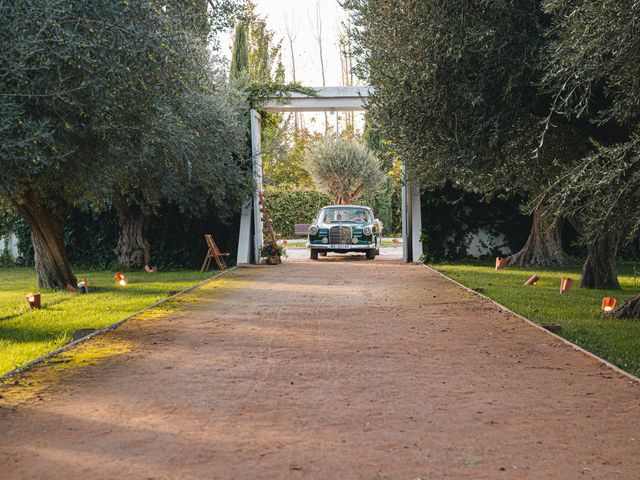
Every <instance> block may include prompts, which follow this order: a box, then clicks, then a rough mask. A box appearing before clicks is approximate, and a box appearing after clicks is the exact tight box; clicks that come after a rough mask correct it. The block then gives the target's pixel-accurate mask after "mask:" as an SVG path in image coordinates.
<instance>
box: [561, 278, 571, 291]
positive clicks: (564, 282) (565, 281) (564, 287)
mask: <svg viewBox="0 0 640 480" xmlns="http://www.w3.org/2000/svg"><path fill="white" fill-rule="evenodd" d="M571 287H573V279H572V278H569V277H566V278H565V277H562V279H561V280H560V293H569V292H570V291H571Z"/></svg>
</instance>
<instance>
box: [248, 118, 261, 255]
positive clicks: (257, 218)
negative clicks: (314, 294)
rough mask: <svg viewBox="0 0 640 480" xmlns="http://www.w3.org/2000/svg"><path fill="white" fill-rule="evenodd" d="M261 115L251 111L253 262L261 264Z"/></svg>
mask: <svg viewBox="0 0 640 480" xmlns="http://www.w3.org/2000/svg"><path fill="white" fill-rule="evenodd" d="M260 130H261V127H260V114H259V113H258V111H257V110H253V109H252V110H251V152H252V154H253V155H252V156H253V182H254V185H255V191H254V194H253V222H254V223H253V228H254V236H253V260H254V263H256V264H258V263H260V247H262V214H261V213H260V197H259V195H258V192H260V191H262V188H263V186H262V145H261V141H260V137H261V134H260Z"/></svg>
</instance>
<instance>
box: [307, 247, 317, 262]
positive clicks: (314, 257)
mask: <svg viewBox="0 0 640 480" xmlns="http://www.w3.org/2000/svg"><path fill="white" fill-rule="evenodd" d="M309 258H310V259H311V260H317V259H318V250H316V249H315V248H312V249H311V250H310V253H309Z"/></svg>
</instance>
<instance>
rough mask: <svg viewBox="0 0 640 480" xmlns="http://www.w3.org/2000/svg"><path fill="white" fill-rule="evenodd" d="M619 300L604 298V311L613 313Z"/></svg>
mask: <svg viewBox="0 0 640 480" xmlns="http://www.w3.org/2000/svg"><path fill="white" fill-rule="evenodd" d="M616 302H617V300H616V299H615V298H614V297H604V298H603V299H602V307H601V308H602V310H603V311H604V312H611V311H612V310H613V309H614V308H616Z"/></svg>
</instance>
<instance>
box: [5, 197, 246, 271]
mask: <svg viewBox="0 0 640 480" xmlns="http://www.w3.org/2000/svg"><path fill="white" fill-rule="evenodd" d="M212 210H213V209H210V211H212ZM3 220H4V222H5V223H8V222H11V230H12V231H13V232H14V233H15V234H16V236H17V237H18V248H19V250H20V258H19V259H18V261H17V263H18V265H24V266H31V265H33V247H32V245H31V233H30V231H29V227H28V226H27V225H26V223H25V222H24V220H22V218H20V216H19V215H17V214H11V215H7V214H6V213H5V215H4V219H3ZM239 221H240V214H239V212H238V215H237V216H236V217H235V218H234V219H233V220H232V221H230V222H229V223H220V222H219V221H217V220H216V218H215V217H214V216H213V215H211V214H209V215H204V216H198V217H191V216H188V215H185V214H183V213H182V212H181V211H180V210H179V209H178V208H177V207H176V206H174V205H164V206H162V207H161V208H159V209H158V212H157V214H156V215H155V216H153V217H152V218H151V219H150V220H149V223H148V225H147V229H146V233H147V238H148V239H149V243H150V244H151V263H152V264H153V265H157V266H158V267H160V268H200V266H201V265H202V261H203V260H204V257H205V255H206V253H207V246H206V244H205V240H204V234H205V233H211V234H212V235H213V236H214V238H215V239H216V243H217V244H218V246H219V247H220V249H221V250H222V251H224V252H230V253H231V254H232V255H231V257H230V259H231V260H232V262H231V263H233V261H235V258H236V251H237V245H238V232H239ZM0 229H2V226H1V225H0ZM119 231H120V228H119V226H118V219H117V216H116V213H115V212H114V211H113V210H111V209H108V210H105V211H102V212H98V213H96V212H92V211H83V210H78V209H76V210H73V211H72V213H71V215H70V216H69V218H68V219H67V222H66V223H65V244H66V246H67V252H68V253H69V260H70V261H71V263H72V264H73V265H74V266H76V267H84V268H92V269H105V268H111V267H113V268H115V267H116V255H115V248H116V245H117V242H118V234H119Z"/></svg>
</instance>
